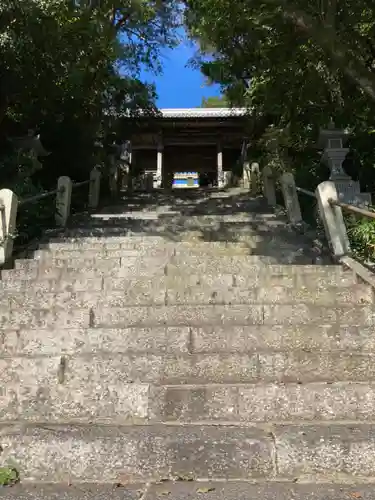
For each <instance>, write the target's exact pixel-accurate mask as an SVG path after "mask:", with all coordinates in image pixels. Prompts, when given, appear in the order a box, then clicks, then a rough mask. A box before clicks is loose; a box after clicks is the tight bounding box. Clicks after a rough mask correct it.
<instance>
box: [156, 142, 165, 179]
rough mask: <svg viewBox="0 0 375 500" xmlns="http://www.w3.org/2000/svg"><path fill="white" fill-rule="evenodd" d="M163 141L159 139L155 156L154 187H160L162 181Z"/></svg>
mask: <svg viewBox="0 0 375 500" xmlns="http://www.w3.org/2000/svg"><path fill="white" fill-rule="evenodd" d="M163 149H164V148H163V142H162V141H161V140H160V141H159V143H158V148H157V156H156V183H155V187H156V188H161V186H162V182H163Z"/></svg>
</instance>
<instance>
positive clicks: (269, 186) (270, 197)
mask: <svg viewBox="0 0 375 500" xmlns="http://www.w3.org/2000/svg"><path fill="white" fill-rule="evenodd" d="M262 176H263V194H264V197H265V198H266V200H267V203H268V205H271V207H274V206H275V205H276V191H275V179H274V176H273V171H272V168H271V167H269V166H268V165H267V166H266V167H264V169H263V171H262Z"/></svg>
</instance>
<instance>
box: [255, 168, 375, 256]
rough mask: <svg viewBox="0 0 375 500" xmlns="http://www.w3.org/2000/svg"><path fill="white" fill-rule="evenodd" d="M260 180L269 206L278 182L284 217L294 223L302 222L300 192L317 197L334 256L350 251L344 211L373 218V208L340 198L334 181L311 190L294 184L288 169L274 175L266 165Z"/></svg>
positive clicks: (274, 199) (273, 198) (295, 224)
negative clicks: (346, 201) (284, 212)
mask: <svg viewBox="0 0 375 500" xmlns="http://www.w3.org/2000/svg"><path fill="white" fill-rule="evenodd" d="M262 180H263V194H264V197H265V199H266V200H267V203H268V205H270V206H276V183H277V182H279V183H280V185H281V191H282V195H283V200H284V205H285V209H286V213H287V217H288V220H289V223H290V224H291V225H292V226H294V227H298V226H301V225H303V219H302V214H301V208H300V202H299V196H298V195H299V193H303V194H304V195H307V196H310V197H311V198H313V199H315V200H316V202H317V207H318V213H319V217H320V219H321V221H322V223H323V226H324V232H325V236H326V240H327V242H328V245H329V248H330V251H331V252H332V254H333V256H334V257H335V258H337V259H341V258H343V257H345V256H348V255H350V243H349V237H348V232H347V228H346V224H345V219H344V216H343V211H346V212H349V213H352V214H356V215H359V216H362V217H368V218H370V219H375V212H373V211H370V210H367V209H363V208H360V207H358V206H354V205H350V204H347V203H344V202H343V201H341V200H340V196H339V193H338V190H337V187H336V184H335V182H334V181H331V180H328V181H324V182H321V183H320V184H319V185H318V186H317V188H316V189H315V191H314V192H313V191H308V190H307V189H303V188H300V187H298V186H296V183H295V180H294V176H293V174H292V173H291V172H285V173H283V174H282V175H281V176H277V175H276V174H275V173H274V172H273V171H272V169H271V168H270V167H269V166H266V167H265V168H263V170H262Z"/></svg>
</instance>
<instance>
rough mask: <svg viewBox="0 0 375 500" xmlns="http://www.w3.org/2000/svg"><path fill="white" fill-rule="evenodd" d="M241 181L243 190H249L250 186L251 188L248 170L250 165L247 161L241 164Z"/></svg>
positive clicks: (249, 171)
mask: <svg viewBox="0 0 375 500" xmlns="http://www.w3.org/2000/svg"><path fill="white" fill-rule="evenodd" d="M242 179H243V187H244V189H250V186H251V170H250V164H249V162H248V161H245V162H244V163H243V172H242Z"/></svg>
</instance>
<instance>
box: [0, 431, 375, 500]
mask: <svg viewBox="0 0 375 500" xmlns="http://www.w3.org/2000/svg"><path fill="white" fill-rule="evenodd" d="M1 436H2V448H3V451H2V460H3V462H5V463H6V462H7V461H11V462H12V463H16V464H17V465H18V467H19V470H20V473H21V479H22V480H32V481H41V480H42V481H46V482H66V483H68V482H74V481H82V482H97V481H98V479H99V478H100V481H102V482H106V483H112V484H113V483H120V484H122V483H129V482H133V483H139V482H140V481H147V480H152V479H155V480H158V479H159V480H160V479H163V478H166V477H175V476H180V477H182V478H184V477H185V478H196V479H199V478H202V479H204V478H213V479H216V478H217V479H242V480H243V479H247V480H251V479H254V480H262V479H263V480H272V485H273V486H274V485H275V484H276V483H275V481H277V480H281V481H282V480H288V481H292V480H294V481H299V480H302V481H303V480H305V481H306V478H307V479H308V480H309V481H311V480H312V479H314V478H319V479H320V481H321V482H324V479H325V480H326V481H331V480H332V477H334V478H336V477H338V478H344V479H345V480H346V482H348V483H350V482H352V483H353V482H360V481H361V480H362V481H364V480H368V481H370V480H373V479H374V477H375V461H374V459H373V455H374V452H375V451H374V450H375V426H374V425H372V424H368V425H365V424H363V425H358V424H352V425H350V426H345V425H338V424H330V425H326V424H325V425H284V426H283V425H280V426H277V425H275V426H272V428H271V429H270V428H268V429H263V428H262V427H259V426H252V427H248V426H244V427H241V426H183V427H181V426H175V425H172V426H171V425H169V426H167V425H162V426H152V427H149V426H146V427H142V426H137V427H126V426H125V427H124V426H123V427H120V426H117V427H113V426H96V425H90V426H73V425H62V426H53V425H52V424H50V425H48V426H40V427H39V426H31V425H30V426H26V425H9V424H8V425H6V426H5V427H3V428H2V429H1ZM52 450H53V452H52ZM164 486H165V484H164ZM354 489H355V487H354ZM289 498H290V497H289ZM356 498H357V497H356Z"/></svg>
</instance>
